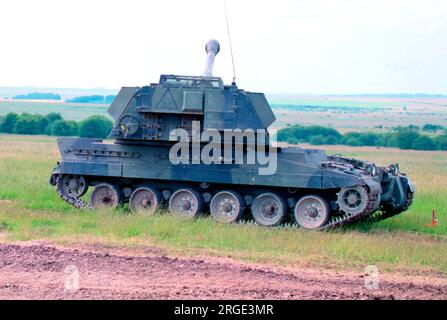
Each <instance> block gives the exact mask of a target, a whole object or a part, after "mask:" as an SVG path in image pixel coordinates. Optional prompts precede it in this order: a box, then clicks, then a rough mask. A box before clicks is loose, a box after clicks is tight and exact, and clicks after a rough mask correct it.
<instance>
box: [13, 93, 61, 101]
mask: <svg viewBox="0 0 447 320" xmlns="http://www.w3.org/2000/svg"><path fill="white" fill-rule="evenodd" d="M12 98H13V99H14V100H61V96H60V95H58V94H54V93H42V92H32V93H28V94H19V95H17V96H13V97H12Z"/></svg>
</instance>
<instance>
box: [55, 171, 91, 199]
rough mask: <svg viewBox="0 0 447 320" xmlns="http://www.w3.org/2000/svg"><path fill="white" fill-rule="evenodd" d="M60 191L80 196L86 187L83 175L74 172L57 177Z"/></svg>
mask: <svg viewBox="0 0 447 320" xmlns="http://www.w3.org/2000/svg"><path fill="white" fill-rule="evenodd" d="M59 184H60V188H61V190H62V192H63V193H64V194H65V195H67V196H69V197H72V198H79V197H82V196H83V195H84V194H85V193H86V192H87V189H88V184H87V182H86V180H85V178H84V177H83V176H80V175H76V174H64V175H62V176H61V177H60V179H59Z"/></svg>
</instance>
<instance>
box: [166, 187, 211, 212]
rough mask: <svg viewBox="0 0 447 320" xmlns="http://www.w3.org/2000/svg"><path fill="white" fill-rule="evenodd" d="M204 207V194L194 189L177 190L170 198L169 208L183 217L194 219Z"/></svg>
mask: <svg viewBox="0 0 447 320" xmlns="http://www.w3.org/2000/svg"><path fill="white" fill-rule="evenodd" d="M202 208H203V198H202V195H201V194H200V193H199V192H197V191H195V190H192V189H180V190H177V191H176V192H174V194H173V195H172V196H171V198H170V199H169V210H170V211H171V212H172V213H173V214H174V215H175V216H177V217H180V218H182V219H192V218H195V217H197V216H199V215H200V213H201V212H202Z"/></svg>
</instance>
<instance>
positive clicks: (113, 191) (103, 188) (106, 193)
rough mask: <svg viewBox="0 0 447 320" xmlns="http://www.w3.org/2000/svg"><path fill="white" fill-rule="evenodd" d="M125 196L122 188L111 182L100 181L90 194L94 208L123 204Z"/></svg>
mask: <svg viewBox="0 0 447 320" xmlns="http://www.w3.org/2000/svg"><path fill="white" fill-rule="evenodd" d="M123 202H124V196H123V193H122V191H121V189H120V188H118V187H117V186H115V185H113V184H110V183H100V184H98V185H96V186H95V189H94V190H93V192H92V194H91V195H90V206H91V207H92V208H93V209H102V208H111V209H115V208H117V207H120V206H122V205H123Z"/></svg>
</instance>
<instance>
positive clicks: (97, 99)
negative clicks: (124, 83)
mask: <svg viewBox="0 0 447 320" xmlns="http://www.w3.org/2000/svg"><path fill="white" fill-rule="evenodd" d="M115 97H116V96H115V95H108V96H101V95H91V96H80V97H75V98H72V99H67V100H66V102H72V103H106V104H111V103H112V102H113V100H114V99H115Z"/></svg>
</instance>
